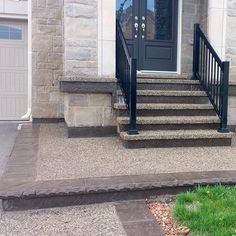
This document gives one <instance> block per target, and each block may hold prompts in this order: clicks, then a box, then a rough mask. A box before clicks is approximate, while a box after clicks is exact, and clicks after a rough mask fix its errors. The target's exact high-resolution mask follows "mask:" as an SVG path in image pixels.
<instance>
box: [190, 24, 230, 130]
mask: <svg viewBox="0 0 236 236" xmlns="http://www.w3.org/2000/svg"><path fill="white" fill-rule="evenodd" d="M193 53H194V55H193V75H192V78H193V79H199V80H200V82H201V85H202V87H203V88H204V89H205V91H206V93H207V95H208V97H209V100H210V101H211V103H212V105H213V107H214V109H215V111H216V113H217V114H218V116H219V118H220V128H219V132H229V129H228V124H227V122H228V121H227V115H228V86H229V62H222V61H221V59H220V58H219V56H218V55H217V53H216V52H215V50H214V49H213V47H212V46H211V44H210V42H209V41H208V39H207V38H206V36H205V35H204V33H203V32H202V30H201V29H200V26H199V24H195V25H194V47H193Z"/></svg>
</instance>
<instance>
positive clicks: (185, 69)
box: [181, 0, 201, 74]
mask: <svg viewBox="0 0 236 236" xmlns="http://www.w3.org/2000/svg"><path fill="white" fill-rule="evenodd" d="M182 2H183V10H182V52H181V73H182V74H191V72H192V60H193V47H192V45H191V41H192V39H193V31H194V24H195V23H200V21H201V1H196V0H188V1H185V0H182Z"/></svg>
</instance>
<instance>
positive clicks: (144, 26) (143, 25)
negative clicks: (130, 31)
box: [142, 23, 146, 31]
mask: <svg viewBox="0 0 236 236" xmlns="http://www.w3.org/2000/svg"><path fill="white" fill-rule="evenodd" d="M142 29H143V31H145V29H146V25H145V24H144V23H142Z"/></svg>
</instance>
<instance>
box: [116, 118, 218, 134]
mask: <svg viewBox="0 0 236 236" xmlns="http://www.w3.org/2000/svg"><path fill="white" fill-rule="evenodd" d="M129 122H130V121H129V117H118V118H117V123H118V126H119V127H118V132H123V131H127V130H128V128H129ZM219 122H220V121H219V118H218V117H217V116H209V117H208V116H181V117H180V116H169V117H168V116H164V117H162V116H159V117H156V116H154V117H153V116H146V117H143V116H141V117H137V128H138V130H140V131H142V130H153V131H154V130H195V129H196V130H197V129H202V130H205V129H208V130H210V129H213V130H217V129H218V127H219Z"/></svg>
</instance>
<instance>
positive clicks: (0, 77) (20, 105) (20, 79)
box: [0, 20, 28, 120]
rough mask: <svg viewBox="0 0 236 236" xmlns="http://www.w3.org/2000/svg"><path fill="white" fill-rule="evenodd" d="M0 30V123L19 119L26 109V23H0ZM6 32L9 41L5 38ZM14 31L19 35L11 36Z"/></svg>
mask: <svg viewBox="0 0 236 236" xmlns="http://www.w3.org/2000/svg"><path fill="white" fill-rule="evenodd" d="M0 26H1V27H0V31H1V30H2V35H3V36H4V37H5V38H4V39H3V38H2V39H1V34H0V120H20V119H21V117H22V116H23V115H25V114H26V113H27V109H28V107H27V106H28V104H27V103H28V102H27V101H28V45H27V40H26V39H27V22H23V21H10V20H9V21H5V20H4V21H1V20H0ZM6 29H9V34H8V35H9V40H7V37H6V36H5V34H4V33H5V31H6ZM14 29H20V30H21V34H22V35H21V36H22V37H19V38H18V39H17V40H16V37H11V35H12V34H11V33H12V31H13V30H14Z"/></svg>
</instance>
